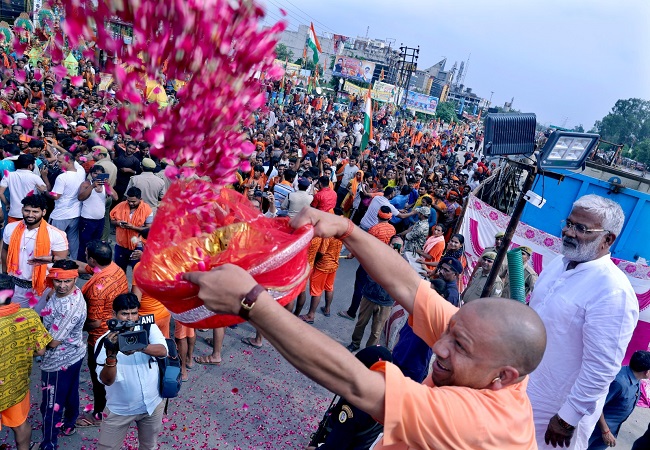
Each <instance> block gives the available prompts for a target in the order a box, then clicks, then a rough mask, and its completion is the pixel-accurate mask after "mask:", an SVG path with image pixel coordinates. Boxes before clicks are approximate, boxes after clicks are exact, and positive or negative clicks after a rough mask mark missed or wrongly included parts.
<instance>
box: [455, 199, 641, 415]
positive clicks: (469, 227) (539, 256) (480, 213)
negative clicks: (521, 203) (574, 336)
mask: <svg viewBox="0 0 650 450" xmlns="http://www.w3.org/2000/svg"><path fill="white" fill-rule="evenodd" d="M467 201H468V204H467V208H466V210H465V215H464V216H463V222H462V224H461V226H460V233H461V234H462V235H463V236H464V237H465V254H466V256H467V270H466V272H465V273H464V274H463V276H464V277H465V278H466V280H468V279H469V278H468V277H469V275H471V272H472V270H473V269H472V268H473V267H474V266H476V264H477V263H478V260H479V258H480V256H481V254H482V253H483V249H485V248H486V247H490V246H493V245H494V235H495V234H497V233H498V232H499V231H505V229H506V228H507V226H508V222H509V221H510V216H507V215H506V214H503V213H502V212H501V211H499V210H497V209H494V208H492V207H491V206H490V205H488V204H487V203H485V202H483V201H481V200H479V199H478V198H477V197H475V196H474V195H470V196H469V198H468V200H467ZM522 245H525V246H528V247H530V248H531V249H532V250H533V256H532V257H531V266H532V267H533V269H534V270H535V272H537V273H541V272H542V270H543V269H544V266H546V265H547V264H548V263H550V262H551V261H552V260H553V259H554V258H556V257H557V256H559V255H560V253H561V249H562V241H561V239H560V238H559V237H557V236H553V235H551V234H548V233H545V232H544V231H541V230H538V229H537V228H533V227H531V226H530V225H528V224H526V223H524V222H519V225H517V229H516V231H515V235H514V237H513V238H512V243H511V248H516V247H519V246H522ZM612 261H614V263H615V264H616V266H617V267H618V268H619V269H621V270H622V271H623V273H625V275H627V277H628V279H629V280H630V284H632V287H633V288H634V292H636V296H637V298H638V299H639V323H638V324H637V327H636V329H635V330H634V334H633V335H632V340H631V341H630V344H629V345H628V348H627V352H626V354H625V358H624V359H623V364H624V365H625V364H628V362H629V360H630V357H631V356H632V353H634V352H635V351H637V350H648V346H649V344H650V267H649V266H646V265H644V264H638V263H634V262H629V261H624V260H621V259H616V258H612ZM639 405H640V406H645V407H650V386H649V385H647V384H646V385H645V386H644V389H642V395H641V399H640V400H639Z"/></svg>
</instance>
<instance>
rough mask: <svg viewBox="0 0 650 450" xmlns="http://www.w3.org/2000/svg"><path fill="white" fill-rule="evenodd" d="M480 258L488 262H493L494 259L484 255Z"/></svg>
mask: <svg viewBox="0 0 650 450" xmlns="http://www.w3.org/2000/svg"><path fill="white" fill-rule="evenodd" d="M481 259H482V260H483V261H487V262H490V263H493V262H494V260H493V259H492V258H488V257H485V256H484V257H483V258H481Z"/></svg>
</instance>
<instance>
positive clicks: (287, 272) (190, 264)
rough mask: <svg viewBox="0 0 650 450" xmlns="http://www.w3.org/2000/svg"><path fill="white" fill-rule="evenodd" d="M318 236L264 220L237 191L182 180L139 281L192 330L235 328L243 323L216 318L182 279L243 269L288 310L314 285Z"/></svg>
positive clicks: (157, 226)
mask: <svg viewBox="0 0 650 450" xmlns="http://www.w3.org/2000/svg"><path fill="white" fill-rule="evenodd" d="M312 236H313V229H312V228H311V227H304V228H301V229H298V230H294V229H293V228H291V227H290V226H289V219H288V218H275V219H269V218H266V217H264V216H263V215H262V214H261V213H260V211H259V210H257V209H255V208H253V207H252V206H251V205H250V202H249V201H248V200H247V199H246V198H245V197H243V196H242V195H241V194H239V193H237V192H235V191H233V190H231V189H220V188H217V187H216V186H214V185H213V184H212V183H210V182H207V181H204V180H201V179H195V180H183V181H181V180H177V181H175V182H174V183H173V184H172V185H171V187H170V189H169V191H168V192H167V194H166V195H165V199H164V200H163V202H162V204H161V206H160V207H159V208H158V212H157V214H156V217H155V219H154V222H153V225H152V227H151V231H150V233H149V238H148V239H147V246H146V249H145V252H144V255H143V256H142V259H141V261H140V264H138V266H137V270H136V271H135V273H134V277H135V279H136V281H137V284H138V286H139V287H140V288H141V289H142V290H144V291H145V292H146V293H147V294H149V295H151V296H152V297H154V298H156V299H157V300H159V301H160V302H161V303H162V304H163V305H165V307H166V308H167V309H169V311H171V312H172V315H173V316H174V318H175V320H178V321H179V322H181V323H183V324H185V325H189V326H191V327H194V328H218V327H224V326H229V325H234V324H236V323H239V322H243V319H241V318H239V317H238V316H231V315H223V314H215V313H213V312H211V311H209V310H208V309H207V308H205V306H203V302H202V301H201V300H200V299H199V298H198V297H197V295H198V288H197V287H196V286H195V285H193V284H192V283H189V282H187V281H184V280H182V279H181V274H182V273H184V272H191V271H207V270H210V269H212V268H214V267H217V266H220V265H222V264H227V263H230V264H236V265H238V266H240V267H242V268H243V269H246V270H247V271H248V272H249V273H250V274H251V275H253V277H254V278H255V280H257V282H258V283H260V284H261V285H262V286H264V287H265V288H267V289H268V291H269V292H270V293H271V295H272V296H273V297H274V298H275V299H276V300H277V301H278V302H279V303H280V304H281V305H286V304H287V303H289V302H290V301H291V300H293V299H294V298H295V297H296V296H297V295H298V294H299V293H300V292H302V291H303V289H304V287H305V284H306V282H307V277H308V274H309V265H308V264H307V250H308V248H309V243H310V241H311V238H312Z"/></svg>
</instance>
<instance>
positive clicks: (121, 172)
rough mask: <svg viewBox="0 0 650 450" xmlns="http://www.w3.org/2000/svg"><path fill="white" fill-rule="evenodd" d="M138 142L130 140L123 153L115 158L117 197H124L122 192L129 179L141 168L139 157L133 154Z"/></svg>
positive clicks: (124, 190)
mask: <svg viewBox="0 0 650 450" xmlns="http://www.w3.org/2000/svg"><path fill="white" fill-rule="evenodd" d="M137 148H138V143H137V142H135V141H130V142H128V143H127V144H126V151H125V152H124V154H122V155H119V156H118V157H117V158H115V161H113V162H114V163H115V165H116V166H117V181H116V182H115V192H116V193H117V195H118V198H119V199H122V198H123V197H124V192H126V188H127V187H128V185H129V180H130V179H131V177H132V176H133V175H138V174H139V173H140V172H141V171H142V170H141V168H140V159H138V157H137V156H136V155H135V152H136V150H137Z"/></svg>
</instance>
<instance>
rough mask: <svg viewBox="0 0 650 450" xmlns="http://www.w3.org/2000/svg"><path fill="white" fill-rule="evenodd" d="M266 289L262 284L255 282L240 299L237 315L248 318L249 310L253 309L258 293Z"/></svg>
mask: <svg viewBox="0 0 650 450" xmlns="http://www.w3.org/2000/svg"><path fill="white" fill-rule="evenodd" d="M265 290H266V289H265V288H264V286H262V285H261V284H256V285H255V286H254V287H253V289H251V290H250V291H249V292H248V294H246V295H245V296H244V298H243V299H242V300H241V302H240V304H241V308H239V316H240V317H242V318H243V319H246V320H248V316H249V314H250V311H251V310H252V309H253V307H254V306H255V302H256V301H257V299H258V298H259V296H260V294H261V293H262V292H264V291H265Z"/></svg>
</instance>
